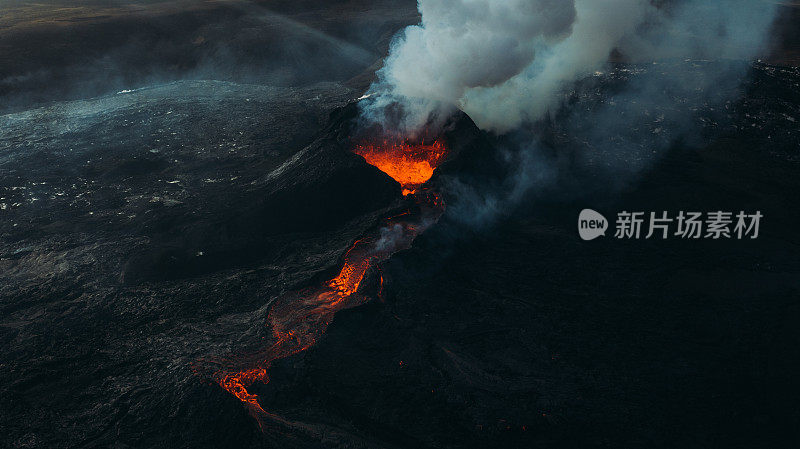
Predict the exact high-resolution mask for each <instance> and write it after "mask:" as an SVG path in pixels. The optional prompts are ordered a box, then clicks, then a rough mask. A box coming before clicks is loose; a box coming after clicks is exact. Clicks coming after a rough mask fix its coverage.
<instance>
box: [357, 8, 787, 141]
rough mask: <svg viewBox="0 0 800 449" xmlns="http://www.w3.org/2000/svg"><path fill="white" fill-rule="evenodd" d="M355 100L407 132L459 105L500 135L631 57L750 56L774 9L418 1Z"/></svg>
mask: <svg viewBox="0 0 800 449" xmlns="http://www.w3.org/2000/svg"><path fill="white" fill-rule="evenodd" d="M418 6H419V11H420V13H421V14H422V22H421V24H419V25H416V26H410V27H408V28H406V29H405V30H404V31H403V32H402V33H401V34H400V35H399V36H398V37H397V38H396V39H395V41H394V43H393V45H392V47H391V50H390V54H389V56H388V58H387V59H386V61H385V64H384V67H383V68H382V69H381V70H380V71H379V72H378V79H377V81H376V82H375V83H374V84H373V85H372V87H371V88H370V91H369V93H370V94H371V96H370V97H369V99H368V100H367V101H365V102H363V106H362V108H363V111H364V115H365V117H366V118H368V119H371V120H373V121H376V122H378V123H382V124H384V125H391V126H392V127H396V128H397V129H398V130H399V131H401V132H406V133H413V132H414V131H415V130H417V129H419V128H420V127H421V126H423V125H425V124H426V123H427V122H429V121H430V120H435V118H436V117H437V116H441V115H444V114H446V113H447V112H449V111H451V110H452V108H460V109H462V110H463V111H464V112H466V113H467V114H469V115H470V116H471V117H472V118H473V120H475V122H476V123H477V124H478V126H479V127H481V128H483V129H487V130H493V131H496V132H501V133H502V132H506V131H509V130H511V129H515V128H517V127H519V126H520V125H521V124H523V123H525V122H530V121H535V120H537V119H539V118H541V117H542V116H543V114H545V113H546V112H547V111H549V110H553V109H556V108H558V106H559V105H560V101H561V98H562V97H563V96H562V95H561V93H562V91H563V89H564V88H565V87H566V86H568V85H569V84H570V83H572V82H574V81H576V80H578V79H580V78H582V77H585V76H586V75H589V74H591V73H593V72H594V71H596V70H600V69H602V68H603V66H604V65H605V63H606V62H607V61H608V58H609V55H610V54H611V52H612V51H613V50H615V49H617V50H618V51H620V52H621V53H622V54H623V55H624V56H625V57H626V58H628V59H629V60H631V61H633V62H636V61H645V60H648V61H652V60H655V59H663V58H713V59H740V60H748V59H751V58H753V57H754V56H755V55H756V54H758V52H759V51H760V50H763V44H764V42H765V41H766V39H765V38H766V37H767V34H768V32H769V29H770V25H771V23H772V21H773V18H774V14H775V10H776V6H775V5H774V4H773V3H771V2H769V3H768V2H766V1H754V0H730V1H725V2H718V1H708V0H682V1H681V0H678V1H664V0H419V5H418Z"/></svg>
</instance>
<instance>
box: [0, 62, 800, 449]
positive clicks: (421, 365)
mask: <svg viewBox="0 0 800 449" xmlns="http://www.w3.org/2000/svg"><path fill="white" fill-rule="evenodd" d="M642 70H644V69H636V68H635V67H625V66H621V67H618V69H617V70H613V71H611V72H609V74H607V75H603V76H599V75H598V77H595V78H594V79H590V80H587V82H586V84H585V85H583V87H580V88H579V89H578V90H576V91H575V92H574V93H573V95H574V97H575V98H574V101H576V102H578V104H579V105H582V108H583V109H586V108H589V109H590V108H592V107H597V105H598V100H597V95H596V93H597V92H598V89H600V90H599V92H603V89H608V90H612V91H613V85H614V84H615V83H619V82H622V80H623V78H627V77H635V76H641V73H643V72H642ZM798 82H800V76H798V73H797V71H796V70H795V69H782V68H776V67H772V66H765V65H756V66H754V67H753V68H752V81H751V82H750V84H749V85H748V86H747V88H746V90H745V96H744V97H743V99H741V100H737V101H736V102H733V103H731V104H730V105H729V107H728V108H727V111H728V112H726V114H725V115H724V116H719V115H718V114H714V113H712V112H711V111H704V110H702V109H701V110H700V111H699V112H697V113H698V114H699V116H701V117H705V118H706V122H704V123H706V125H705V126H704V127H703V131H702V134H704V135H707V138H708V140H707V141H706V143H705V144H703V145H702V146H696V145H688V144H687V145H680V144H679V145H673V146H670V147H668V148H665V149H664V150H662V153H661V154H659V155H658V156H657V157H651V158H650V159H649V160H650V162H649V163H648V164H644V165H642V164H641V157H638V158H637V157H634V156H636V154H634V153H628V154H623V155H622V156H620V157H631V158H632V159H631V160H630V161H629V163H630V164H638V165H639V166H641V167H642V168H641V169H640V171H639V172H637V173H636V175H632V174H627V175H625V176H626V179H627V181H625V182H618V180H617V181H615V182H609V179H610V178H609V175H608V174H607V173H606V169H607V167H606V169H604V168H603V167H602V166H598V165H597V161H596V160H595V159H592V158H588V159H587V158H586V157H585V154H586V153H585V148H583V147H584V145H585V142H584V140H583V138H582V136H580V134H575V135H567V134H563V133H562V132H560V131H559V129H560V128H559V126H561V124H562V123H568V122H569V117H566V118H562V119H559V118H558V117H556V118H554V119H553V121H552V122H550V123H549V124H547V125H544V126H543V127H542V131H541V134H542V135H543V136H544V137H542V144H541V145H542V148H544V149H543V150H542V154H543V155H542V158H541V160H540V161H538V162H537V163H539V164H541V166H542V167H545V168H547V167H549V168H548V170H555V169H557V170H559V171H561V172H562V174H561V175H559V176H557V177H555V178H552V179H550V180H549V181H548V182H546V183H543V184H541V185H538V186H536V187H535V188H533V189H532V190H531V191H530V192H529V193H528V194H527V195H525V196H524V197H523V199H520V200H519V201H518V202H517V203H515V205H514V206H513V207H509V208H508V209H507V210H505V211H504V212H503V213H501V214H499V215H496V216H494V217H493V218H491V219H487V220H485V221H484V223H483V224H482V225H481V226H478V227H475V226H474V225H472V224H469V223H471V221H470V219H471V218H475V217H473V216H466V215H465V214H467V215H468V214H469V213H470V211H471V210H472V211H474V209H470V207H471V206H470V205H471V204H472V203H473V202H474V198H471V197H470V196H468V195H467V194H466V193H464V192H462V191H460V190H453V191H450V192H449V193H448V196H447V197H448V206H449V208H448V212H447V213H446V214H445V217H444V218H443V220H442V221H441V222H440V223H439V224H438V225H437V226H435V227H434V228H433V229H431V230H429V231H428V233H426V234H424V235H423V236H421V237H420V238H419V239H418V241H417V242H416V243H415V245H414V247H413V248H412V249H411V250H408V251H405V252H403V253H400V254H397V255H396V256H395V257H394V258H393V259H391V260H390V261H389V262H388V263H387V264H385V267H384V271H383V272H384V276H385V279H386V286H385V290H384V295H383V299H382V300H380V301H378V300H375V301H373V302H371V303H369V304H367V305H365V306H362V307H360V308H356V309H352V310H349V311H345V312H342V313H340V314H339V315H337V317H336V319H335V321H334V322H333V324H332V326H331V328H330V329H329V332H328V333H327V334H326V336H325V337H324V338H323V339H322V340H321V342H320V343H319V344H318V345H317V346H315V347H313V348H311V349H310V350H309V351H307V352H304V353H301V354H299V355H296V356H293V357H290V358H287V359H285V360H280V361H278V362H277V363H276V365H275V367H274V368H273V369H271V370H270V377H271V382H270V383H269V384H267V385H262V386H259V385H255V386H254V389H255V391H256V392H257V393H258V394H259V396H260V398H261V399H260V400H261V402H262V404H263V406H264V407H265V409H267V410H268V411H269V412H271V413H275V414H277V415H279V416H281V417H282V418H283V419H285V420H288V422H290V423H292V424H291V425H287V427H281V426H277V427H269V428H267V429H266V430H265V431H264V432H260V431H259V429H258V427H257V425H256V422H255V420H253V419H252V418H251V417H250V416H248V414H247V412H246V410H245V408H244V407H243V406H242V405H241V404H240V403H239V402H238V401H237V400H236V399H235V398H234V397H233V396H231V395H229V394H228V393H226V392H224V391H223V390H222V389H221V388H219V387H218V386H217V385H216V384H212V383H210V382H209V381H208V379H204V378H203V376H200V375H196V374H195V373H194V372H193V370H192V369H191V367H192V366H193V364H194V363H195V362H197V361H198V360H200V359H203V358H206V357H213V356H220V355H225V354H230V353H235V352H237V351H239V350H241V349H242V348H247V347H252V346H253V345H255V344H257V341H258V338H259V335H260V334H261V332H262V329H263V328H264V319H265V316H266V311H267V307H268V305H269V303H270V301H271V300H272V299H273V298H275V297H276V296H278V295H279V294H281V293H283V292H285V291H288V290H292V289H295V288H297V287H299V286H303V285H308V284H309V283H313V282H318V280H319V279H321V278H322V276H324V275H325V274H326V273H330V272H331V270H335V269H336V266H337V264H338V263H340V260H341V259H340V257H341V255H342V253H343V251H344V250H345V249H346V248H347V246H348V245H349V244H350V243H351V242H352V241H353V240H355V239H356V238H358V237H359V236H360V235H361V234H363V232H364V231H365V230H366V229H367V228H368V227H370V226H373V225H374V223H375V220H376V219H377V217H379V216H380V214H381V211H382V210H385V208H386V207H388V206H389V205H391V203H392V202H393V201H394V198H397V196H398V195H399V187H398V185H397V184H394V183H393V182H392V181H391V180H390V179H389V178H387V177H385V176H384V175H383V174H382V173H380V172H378V171H377V170H376V169H374V168H373V167H371V166H368V165H366V164H365V163H364V162H363V161H361V160H360V158H359V157H357V156H354V155H351V154H346V153H341V154H340V155H339V156H331V157H333V159H329V160H328V162H322V161H315V162H313V163H312V162H310V161H313V159H312V160H309V159H308V158H307V157H306V158H304V156H303V155H304V154H305V153H304V151H305V150H304V148H306V147H307V145H309V144H310V143H312V140H314V139H315V137H314V133H316V132H319V130H321V129H323V128H324V126H325V123H326V122H327V121H328V114H329V113H330V112H331V111H333V110H335V109H336V108H338V107H341V106H343V105H345V104H347V103H348V102H351V101H352V100H353V98H355V97H356V96H358V92H355V91H353V90H350V89H348V88H344V87H341V86H339V85H336V84H318V85H314V86H311V87H307V88H268V87H260V86H254V85H240V84H233V83H226V82H211V81H187V82H176V83H169V84H165V85H160V86H155V87H150V88H146V89H139V90H135V91H132V92H123V93H118V94H113V95H110V96H106V97H99V98H96V99H92V100H81V101H70V102H60V103H55V104H53V105H51V106H47V107H43V108H39V109H32V110H28V111H25V112H19V113H14V114H9V115H6V116H3V117H2V118H1V119H0V120H2V134H1V137H0V145H2V150H0V173H2V185H0V207H2V210H0V213H2V214H3V220H2V222H0V235H2V240H0V267H2V273H3V283H2V285H0V310H1V311H2V314H0V316H2V321H1V322H0V338H1V339H2V352H1V353H0V354H1V355H2V358H1V359H0V360H2V369H3V372H4V373H5V377H4V378H5V379H6V380H5V381H4V382H3V384H2V386H0V406H1V407H2V409H3V411H4V412H3V414H2V416H1V417H0V420H1V421H0V425H2V428H3V429H5V432H4V436H3V439H4V440H5V443H6V444H7V445H11V446H12V447H108V446H116V447H242V446H261V445H264V446H267V447H269V446H276V447H320V446H323V447H342V446H347V447H350V446H356V447H487V446H499V447H526V446H528V445H530V444H533V443H542V444H544V443H547V444H550V445H553V446H559V447H563V446H579V447H587V446H607V445H611V446H619V445H622V446H646V447H675V446H680V447H708V446H742V445H743V446H748V447H781V443H782V442H785V441H788V440H787V438H790V437H791V436H792V433H793V432H794V429H796V424H797V419H798V415H797V408H796V404H795V403H794V402H793V401H792V400H791V399H790V398H791V397H793V396H792V395H793V394H795V393H796V392H797V391H796V385H795V384H794V383H793V373H794V367H796V366H797V362H798V360H797V358H796V354H797V353H796V350H795V349H794V347H795V345H796V343H798V332H797V326H796V323H797V321H798V318H800V316H799V315H800V309H799V308H798V306H797V299H798V288H800V285H798V280H799V279H800V276H799V275H800V263H798V259H797V251H798V241H797V237H796V232H795V227H796V223H797V220H800V215H799V211H800V208H798V200H797V195H796V192H797V191H798V189H800V185H798V180H800V177H799V176H798V174H799V173H798V172H800V167H799V166H798V165H797V164H798V159H797V149H798V141H799V140H798V139H799V136H798V130H797V126H796V122H795V120H796V119H797V118H798V117H799V116H800V114H798V109H797V108H798V107H797V104H798V103H797V95H798ZM593 105H594V106H593ZM660 116H661V115H660V114H653V118H652V120H653V123H652V125H653V126H655V125H657V124H658V123H659V120H660V119H659V117H660ZM656 128H657V126H656V127H653V128H650V135H651V136H652V139H653V140H652V141H649V140H648V141H646V142H644V144H643V145H644V147H645V148H653V147H652V145H655V143H656V142H657V141H660V140H661V139H662V136H661V135H660V133H658V132H654V130H655V129H656ZM325 132H327V131H325ZM325 132H323V134H321V135H318V136H317V138H316V139H319V138H322V139H325V138H326V137H325ZM464 132H468V133H477V132H478V131H477V130H473V131H464ZM482 139H485V140H483V142H484V144H482V145H488V146H491V145H497V146H502V145H503V142H502V141H498V140H496V139H494V138H492V137H491V136H485V137H483V138H482ZM668 140H669V139H668ZM314 145H316V144H314ZM454 145H456V146H457V145H460V144H458V143H456V144H454ZM628 146H629V147H630V145H628ZM487 148H488V147H487ZM547 148H550V150H548V149H547ZM550 151H552V153H550ZM498 154H499V153H498ZM569 154H572V155H573V156H571V157H566V158H565V157H563V155H569ZM589 154H593V153H589ZM582 155H584V156H582ZM639 156H642V155H639ZM326 157H327V156H326ZM468 157H470V155H469V154H462V155H459V158H461V162H459V160H458V159H457V160H456V161H454V162H453V164H451V166H450V168H448V169H446V170H444V172H443V173H444V174H443V175H442V176H440V177H438V178H436V179H438V181H437V182H439V183H440V184H441V185H442V186H443V188H445V189H447V188H448V187H447V186H452V185H457V183H455V181H454V179H457V178H459V177H461V178H462V181H464V182H466V181H468V180H472V181H474V180H476V179H483V178H481V176H482V175H481V174H480V173H472V174H470V175H469V176H465V173H467V172H469V171H470V170H472V171H473V172H474V171H475V170H476V169H478V168H476V167H487V166H488V165H486V164H474V163H473V164H470V163H469V160H468V159H467V161H466V162H465V161H464V160H463V159H464V158H468ZM602 160H603V161H606V162H607V160H606V159H602ZM630 164H629V165H630ZM601 165H602V164H601ZM570 167H571V168H570ZM483 175H487V174H486V173H484V174H483ZM488 175H491V173H490V174H488ZM619 176H621V175H619V174H617V175H615V176H613V177H615V178H618V177H619ZM486 185H487V186H488V185H491V183H487V184H486ZM575 186H580V187H581V189H576V188H575ZM494 189H495V190H491V191H488V192H487V193H486V195H487V198H490V197H491V195H500V194H501V193H499V192H502V189H503V186H495V187H494ZM487 190H488V189H487ZM484 199H486V198H484ZM583 207H595V208H597V209H598V210H601V211H606V212H608V213H609V214H612V213H614V212H615V211H620V210H648V211H650V210H657V211H660V210H670V211H677V210H695V209H696V210H711V209H713V210H716V209H722V210H728V209H730V210H737V211H738V210H740V209H742V210H761V211H762V212H763V214H764V216H765V218H764V222H763V224H762V235H761V237H760V238H759V239H757V240H754V241H749V240H746V241H735V240H734V241H721V242H715V241H710V240H699V241H681V240H676V239H671V240H667V241H630V242H623V241H617V240H614V239H610V238H606V239H604V240H599V241H596V242H582V241H580V240H579V239H578V236H577V233H576V232H575V218H576V217H577V213H578V211H579V210H580V209H582V208H583ZM465 217H466V218H465Z"/></svg>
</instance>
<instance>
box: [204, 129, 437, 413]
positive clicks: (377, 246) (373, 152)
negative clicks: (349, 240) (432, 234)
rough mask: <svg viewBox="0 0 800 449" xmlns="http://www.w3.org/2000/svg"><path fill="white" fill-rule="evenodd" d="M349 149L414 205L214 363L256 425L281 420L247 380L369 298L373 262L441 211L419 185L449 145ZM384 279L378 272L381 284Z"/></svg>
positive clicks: (281, 302) (277, 305)
mask: <svg viewBox="0 0 800 449" xmlns="http://www.w3.org/2000/svg"><path fill="white" fill-rule="evenodd" d="M353 151H354V153H356V154H359V155H361V156H362V157H364V159H365V160H366V161H367V162H368V163H369V164H371V165H374V166H375V167H377V168H378V169H380V170H382V171H383V172H384V173H386V174H387V175H389V176H391V177H392V178H394V179H395V180H396V181H397V182H399V183H400V185H401V187H402V188H403V194H404V195H405V196H407V197H408V198H409V199H411V200H413V202H414V203H413V204H411V205H410V206H416V207H414V208H413V209H414V211H413V212H411V207H409V210H408V211H407V212H404V213H401V214H399V215H395V216H393V217H391V218H387V219H384V223H383V226H380V227H378V228H377V229H376V230H375V231H373V232H372V233H370V234H368V235H366V236H364V237H362V238H361V239H359V240H357V241H356V242H355V243H353V244H352V245H351V246H350V248H349V249H348V250H347V252H346V253H345V255H344V264H343V266H342V268H341V270H340V271H339V273H338V274H337V275H336V276H335V277H333V278H332V279H330V280H329V281H327V282H325V283H323V285H321V286H319V287H315V288H307V289H303V290H299V291H296V292H290V293H287V294H285V295H283V296H281V297H279V298H277V299H276V300H275V302H274V303H273V304H272V306H271V308H270V311H269V313H268V316H267V326H268V327H269V328H270V330H271V332H272V336H271V339H270V342H269V344H268V345H267V346H266V347H265V348H264V349H263V350H261V351H258V352H256V353H251V354H249V355H244V356H235V357H232V358H229V359H227V360H226V363H224V364H220V363H216V365H217V366H218V368H217V370H216V371H214V372H213V374H211V379H213V380H214V381H215V382H216V383H218V384H219V385H220V386H221V387H222V388H224V389H225V390H226V391H228V392H229V393H231V394H232V395H234V396H235V397H236V398H238V399H239V400H240V401H242V403H244V404H245V405H247V406H248V408H249V409H250V411H251V414H252V415H253V416H254V417H255V418H256V420H257V421H258V422H259V425H262V424H263V423H262V420H261V418H262V417H265V416H266V417H271V418H274V419H275V420H278V421H282V420H281V419H280V418H278V417H277V416H275V415H273V414H270V413H268V412H266V411H265V410H264V409H263V408H262V406H261V404H260V403H259V401H258V396H257V395H256V394H253V393H251V392H250V391H249V388H250V387H251V385H253V384H254V383H255V382H261V383H267V382H269V376H268V374H267V370H268V369H269V368H270V367H271V366H272V363H273V362H274V361H276V360H279V359H283V358H286V357H289V356H291V355H293V354H297V353H299V352H302V351H305V350H306V349H308V348H310V347H311V346H313V345H314V344H316V342H317V341H318V340H319V338H320V337H321V336H322V335H323V334H324V333H325V331H326V330H327V328H328V326H329V325H330V323H331V321H333V317H334V315H335V314H336V312H338V311H339V310H343V309H346V308H350V307H355V306H357V305H360V304H363V303H365V302H367V301H368V300H369V299H370V298H369V297H368V296H366V295H363V294H360V293H359V287H360V286H361V284H362V281H363V280H364V278H365V277H366V275H367V273H368V271H369V270H370V268H372V267H376V268H377V267H378V264H380V263H381V262H383V261H385V260H387V259H388V258H389V257H391V256H392V254H394V253H396V252H397V251H401V250H403V249H407V248H409V247H410V246H411V243H412V242H413V241H414V239H415V238H416V237H417V236H418V235H419V234H421V233H422V232H424V231H425V230H426V229H427V228H429V227H430V226H431V225H433V224H434V223H436V221H438V219H439V217H440V216H441V215H442V213H444V208H445V206H444V202H443V201H442V199H441V197H440V196H439V195H438V194H437V193H436V192H434V191H432V190H431V189H427V188H424V187H422V185H423V184H425V182H426V181H428V180H429V179H430V177H431V176H432V175H433V170H434V169H435V168H436V167H437V166H438V165H439V164H440V163H441V162H443V161H444V158H445V156H446V154H447V151H446V149H445V146H444V145H443V144H442V143H440V142H438V141H436V142H434V143H433V144H432V145H411V144H405V143H404V144H391V145H388V144H387V145H386V146H382V145H374V144H361V145H357V146H356V148H355V149H354V150H353ZM412 193H413V194H414V195H411V196H409V195H410V194H412ZM382 284H383V279H382V277H381V287H382ZM220 365H222V366H220ZM234 367H235V368H234Z"/></svg>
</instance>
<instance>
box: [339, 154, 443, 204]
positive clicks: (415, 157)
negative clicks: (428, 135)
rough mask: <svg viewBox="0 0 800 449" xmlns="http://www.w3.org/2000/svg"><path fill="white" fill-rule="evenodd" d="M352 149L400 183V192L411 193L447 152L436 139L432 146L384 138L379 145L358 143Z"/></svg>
mask: <svg viewBox="0 0 800 449" xmlns="http://www.w3.org/2000/svg"><path fill="white" fill-rule="evenodd" d="M353 152H354V153H356V154H358V155H359V156H361V157H363V158H364V160H366V161H367V163H368V164H370V165H374V166H375V167H378V169H380V170H381V171H382V172H384V173H386V174H387V175H389V176H391V177H392V178H393V179H394V180H395V181H397V182H399V183H400V186H401V187H402V188H403V195H408V194H410V193H414V192H415V191H416V190H417V189H418V188H419V187H420V186H421V185H422V184H425V182H426V181H428V180H429V179H431V176H433V170H435V169H436V167H438V166H439V164H440V163H442V162H443V161H444V159H445V156H446V155H447V150H446V149H445V147H444V144H443V143H441V142H440V141H438V140H436V141H434V142H433V144H432V145H425V144H420V145H414V144H409V143H406V142H400V143H389V142H387V141H384V142H383V144H382V145H378V146H376V145H372V144H361V145H358V146H356V148H355V149H354V150H353Z"/></svg>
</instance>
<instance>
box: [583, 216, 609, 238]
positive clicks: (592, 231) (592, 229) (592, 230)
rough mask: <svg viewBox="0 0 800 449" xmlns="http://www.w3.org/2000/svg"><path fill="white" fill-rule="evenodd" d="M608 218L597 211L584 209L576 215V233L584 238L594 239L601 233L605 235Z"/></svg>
mask: <svg viewBox="0 0 800 449" xmlns="http://www.w3.org/2000/svg"><path fill="white" fill-rule="evenodd" d="M606 229H608V220H606V217H604V216H603V215H601V214H600V213H599V212H597V211H593V210H592V209H584V210H582V211H581V213H580V215H578V234H580V236H581V238H582V239H584V240H594V239H596V238H597V237H600V236H601V235H606Z"/></svg>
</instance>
